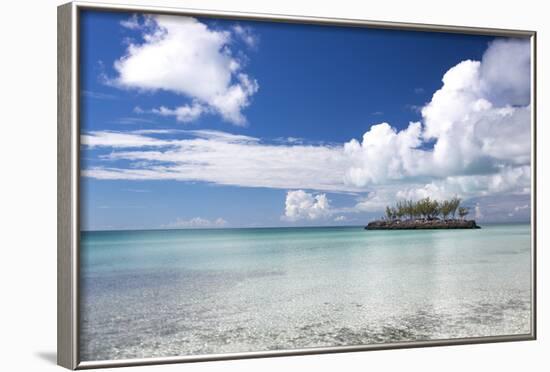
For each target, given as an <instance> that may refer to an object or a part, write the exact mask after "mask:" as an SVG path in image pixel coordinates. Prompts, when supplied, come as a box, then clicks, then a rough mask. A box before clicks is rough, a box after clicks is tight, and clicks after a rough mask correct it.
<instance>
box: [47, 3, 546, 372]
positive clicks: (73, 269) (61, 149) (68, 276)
mask: <svg viewBox="0 0 550 372" xmlns="http://www.w3.org/2000/svg"><path fill="white" fill-rule="evenodd" d="M83 10H99V11H108V12H137V13H160V14H172V15H185V16H202V17H214V18H224V19H236V20H255V21H269V22H283V23H301V24H317V25H336V26H345V27H363V28H375V29H392V30H410V31H429V32H446V33H460V34H475V35H491V36H509V37H523V38H529V39H530V41H531V56H532V58H531V65H532V68H531V97H532V101H531V107H532V110H531V129H532V135H531V146H532V147H531V206H532V208H531V289H532V290H531V333H529V334H521V335H503V336H495V337H472V338H461V339H446V340H430V341H411V342H398V343H388V344H372V345H359V346H337V347H319V348H308V349H292V350H274V351H258V352H242V353H232V354H209V355H192V356H174V357H161V358H156V357H155V358H145V359H127V360H105V361H92V362H89V361H81V360H80V358H79V244H80V242H79V234H80V221H79V211H80V210H79V208H80V206H79V204H80V202H79V195H80V194H79V193H80V185H79V173H80V167H79V148H80V129H79V94H78V92H79V16H80V13H81V11H83ZM57 35H58V41H57V45H58V47H57V56H58V69H57V79H58V89H57V102H58V103H57V105H58V106H57V112H58V114H57V115H58V116H57V125H58V144H57V149H58V152H57V363H58V364H59V365H60V366H63V367H66V368H69V369H88V368H100V367H119V366H137V365H151V364H166V363H183V362H200V361H216V360H231V359H243V358H260V357H276V356H291V355H308V354H321V353H342V352H355V351H368V350H381V349H400V348H413V347H428V346H449V345H464V344H480V343H494V342H507V341H523V340H535V339H536V329H537V325H536V322H537V315H536V314H537V311H536V310H537V302H536V299H537V298H536V297H537V296H536V293H537V286H536V277H537V275H536V268H537V261H536V251H537V250H536V236H537V233H536V226H537V218H536V217H537V198H536V195H537V192H536V184H537V178H536V177H537V174H536V168H537V163H536V152H537V140H536V138H537V136H536V129H537V125H536V118H537V99H536V90H537V85H536V69H537V68H536V60H537V58H536V36H537V34H536V32H535V31H526V30H508V29H495V28H483V27H460V26H444V25H435V24H413V23H399V22H382V21H372V20H359V19H341V18H319V17H308V16H295V15H280V14H260V13H246V12H235V11H213V10H199V9H185V8H168V7H156V6H137V5H115V4H105V3H93V2H80V1H75V2H71V3H67V4H64V5H60V6H59V7H58V9H57Z"/></svg>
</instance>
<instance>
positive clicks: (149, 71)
mask: <svg viewBox="0 0 550 372" xmlns="http://www.w3.org/2000/svg"><path fill="white" fill-rule="evenodd" d="M135 17H136V16H133V17H132V18H131V19H130V20H128V21H125V23H124V24H123V25H124V26H125V27H128V28H131V29H134V30H139V31H141V37H142V39H143V42H141V43H135V42H130V44H129V45H128V47H127V50H126V54H125V55H124V56H122V57H121V58H119V59H118V60H117V61H116V62H115V64H114V68H115V70H116V71H117V73H118V76H116V77H115V78H114V79H111V80H110V82H111V84H113V85H115V86H118V87H122V88H134V89H139V90H145V91H157V90H165V91H170V92H174V93H176V94H180V95H183V96H185V97H187V98H189V99H190V100H192V101H194V103H193V104H192V105H189V104H184V105H182V106H180V107H176V108H174V109H167V108H159V109H157V110H158V111H157V113H160V114H167V115H174V116H176V117H177V118H178V120H181V121H184V122H186V121H190V120H194V119H196V118H197V117H199V116H200V115H201V114H203V113H205V112H211V111H212V112H216V113H218V114H219V115H221V116H222V117H223V118H224V119H225V120H226V121H229V122H231V123H233V124H236V125H244V124H246V118H245V117H244V115H243V114H242V110H243V109H244V108H246V107H247V106H248V105H249V104H250V99H251V97H252V96H253V95H254V94H255V93H256V92H257V90H258V83H257V82H256V80H254V79H252V78H250V77H249V76H248V75H247V74H246V73H244V72H243V71H242V63H241V61H240V60H239V59H238V58H237V57H235V53H234V51H233V50H232V49H231V48H232V47H231V41H232V33H231V32H230V31H219V30H214V29H210V28H208V26H206V25H205V24H203V23H201V22H199V21H198V20H196V19H194V18H189V17H181V16H166V15H151V16H146V17H145V18H144V21H143V22H142V23H140V22H139V20H138V19H137V18H135ZM203 106H205V107H206V108H207V109H208V110H207V109H205V108H204V107H203Z"/></svg>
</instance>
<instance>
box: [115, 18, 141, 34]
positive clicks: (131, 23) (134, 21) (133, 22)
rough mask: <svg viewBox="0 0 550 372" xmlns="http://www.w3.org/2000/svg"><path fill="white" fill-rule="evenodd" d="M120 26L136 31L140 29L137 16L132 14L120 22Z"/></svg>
mask: <svg viewBox="0 0 550 372" xmlns="http://www.w3.org/2000/svg"><path fill="white" fill-rule="evenodd" d="M120 25H121V26H122V27H124V28H127V29H130V30H137V29H138V28H140V27H141V24H140V23H139V18H138V16H137V14H133V15H132V16H131V17H130V18H128V19H125V20H123V21H120Z"/></svg>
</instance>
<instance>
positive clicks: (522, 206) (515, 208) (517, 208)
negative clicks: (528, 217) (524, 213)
mask: <svg viewBox="0 0 550 372" xmlns="http://www.w3.org/2000/svg"><path fill="white" fill-rule="evenodd" d="M523 209H529V204H524V205H518V206H516V207H514V211H515V212H519V211H521V210H523Z"/></svg>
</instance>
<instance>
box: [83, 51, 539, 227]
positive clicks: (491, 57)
mask: <svg viewBox="0 0 550 372" xmlns="http://www.w3.org/2000/svg"><path fill="white" fill-rule="evenodd" d="M508 46H510V48H508ZM526 46H528V42H527V41H517V40H512V41H497V42H494V43H492V44H491V45H490V46H489V48H488V50H487V51H486V53H485V55H484V57H483V59H482V61H463V62H461V63H459V64H457V65H456V66H454V67H453V68H451V69H450V70H449V71H447V73H446V74H445V75H444V77H443V85H442V87H441V88H440V89H439V90H438V91H437V92H435V93H434V95H433V97H432V99H431V101H430V102H429V103H427V104H426V105H425V106H424V108H423V109H422V121H421V122H414V123H410V124H409V125H408V127H407V128H405V129H403V130H396V129H394V128H392V127H391V126H390V124H388V123H380V124H376V125H373V126H371V127H370V129H369V130H368V131H367V132H366V133H364V135H363V137H362V139H361V141H358V140H355V139H352V140H350V141H348V142H347V143H344V144H333V145H326V144H305V142H303V141H301V140H300V141H291V140H290V139H288V140H287V141H283V142H281V141H280V140H279V141H274V142H273V141H272V142H265V140H263V139H260V138H255V137H250V136H244V135H237V134H231V133H226V132H219V131H211V130H202V131H181V132H178V133H179V134H181V135H182V136H184V138H178V135H179V134H178V133H176V132H174V133H173V134H174V136H172V137H171V139H165V138H161V137H158V136H157V135H158V134H161V133H156V132H154V131H153V130H146V131H143V130H142V131H133V132H125V133H120V132H92V133H87V134H84V135H83V136H82V144H83V145H84V146H89V147H92V148H97V149H103V148H105V149H110V150H111V151H109V152H106V153H102V154H101V155H100V156H101V159H103V160H105V161H108V163H107V162H106V163H105V164H104V165H102V166H96V167H94V168H88V169H84V170H83V175H84V176H89V177H94V178H98V179H134V180H151V179H162V180H180V181H202V182H210V183H215V184H221V185H236V186H244V187H269V188H280V189H286V190H297V191H290V192H289V194H288V195H287V206H288V203H289V197H290V196H291V199H290V207H289V208H290V209H289V210H290V212H288V213H287V217H289V218H291V219H292V218H306V219H310V217H306V216H309V213H310V212H309V210H310V209H311V208H308V207H307V205H308V204H307V203H310V204H309V205H319V207H317V208H316V209H313V211H317V212H312V213H313V214H312V215H314V216H328V215H329V214H330V213H329V212H327V211H330V208H329V207H328V199H326V203H327V208H321V207H320V206H322V205H323V202H324V201H323V198H321V201H318V200H317V199H316V196H320V195H324V194H320V195H316V196H314V194H309V193H306V192H305V191H302V189H307V190H315V191H325V192H327V191H328V192H347V193H349V192H354V193H361V194H362V195H361V196H360V197H359V200H358V202H357V205H356V206H355V207H354V208H353V210H356V211H370V212H376V211H381V210H382V209H383V208H384V207H385V206H386V205H387V204H391V203H393V202H394V201H395V200H396V199H419V198H422V197H426V196H430V197H432V198H435V199H444V198H448V197H451V196H455V195H456V196H459V197H461V198H464V199H468V198H479V197H485V198H487V197H490V196H492V195H516V196H518V195H527V194H529V192H530V186H531V167H530V155H531V142H530V141H531V131H530V110H531V108H530V102H529V95H528V91H529V89H528V88H529V84H528V81H529V79H530V77H529V73H528V72H529V68H528V67H526V65H528V62H529V55H528V51H529V48H528V47H526ZM518 53H519V54H518ZM526 53H527V54H526ZM497 57H498V58H497ZM512 59H517V60H514V62H513V63H512V65H513V67H514V68H513V71H507V70H506V69H505V68H504V67H505V66H503V65H502V62H501V61H502V60H512ZM518 64H519V65H518ZM499 74H500V75H503V77H502V81H500V80H499V79H498V76H499ZM509 74H512V75H514V76H513V77H510V76H504V75H509ZM516 75H517V76H516ZM526 81H527V83H526ZM199 104H200V103H199ZM521 104H523V106H522V105H521ZM206 109H211V108H210V106H207V108H206ZM166 110H168V111H166ZM159 113H160V112H159ZM164 114H166V115H176V113H175V111H171V110H170V109H165V112H164ZM118 160H122V161H123V162H122V163H119V162H117V161H118ZM121 164H123V165H121ZM128 164H130V165H128ZM298 192H301V193H303V194H301V193H298ZM291 193H297V194H291ZM300 197H301V198H302V199H303V202H304V203H306V204H305V205H306V207H304V208H299V207H298V206H299V205H300V204H299V203H298V201H299V199H300ZM293 198H297V200H296V202H294V199H293ZM324 198H326V196H324ZM319 203H320V204H319ZM483 208H484V210H486V208H485V206H484V207H483ZM287 209H288V208H287ZM508 209H509V210H510V212H513V206H510V207H509V208H508ZM321 211H322V212H323V213H320V212H321ZM332 212H334V211H332ZM315 213H320V214H315ZM339 213H343V212H339ZM491 213H492V212H491ZM506 213H507V212H506ZM319 218H320V217H319Z"/></svg>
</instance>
